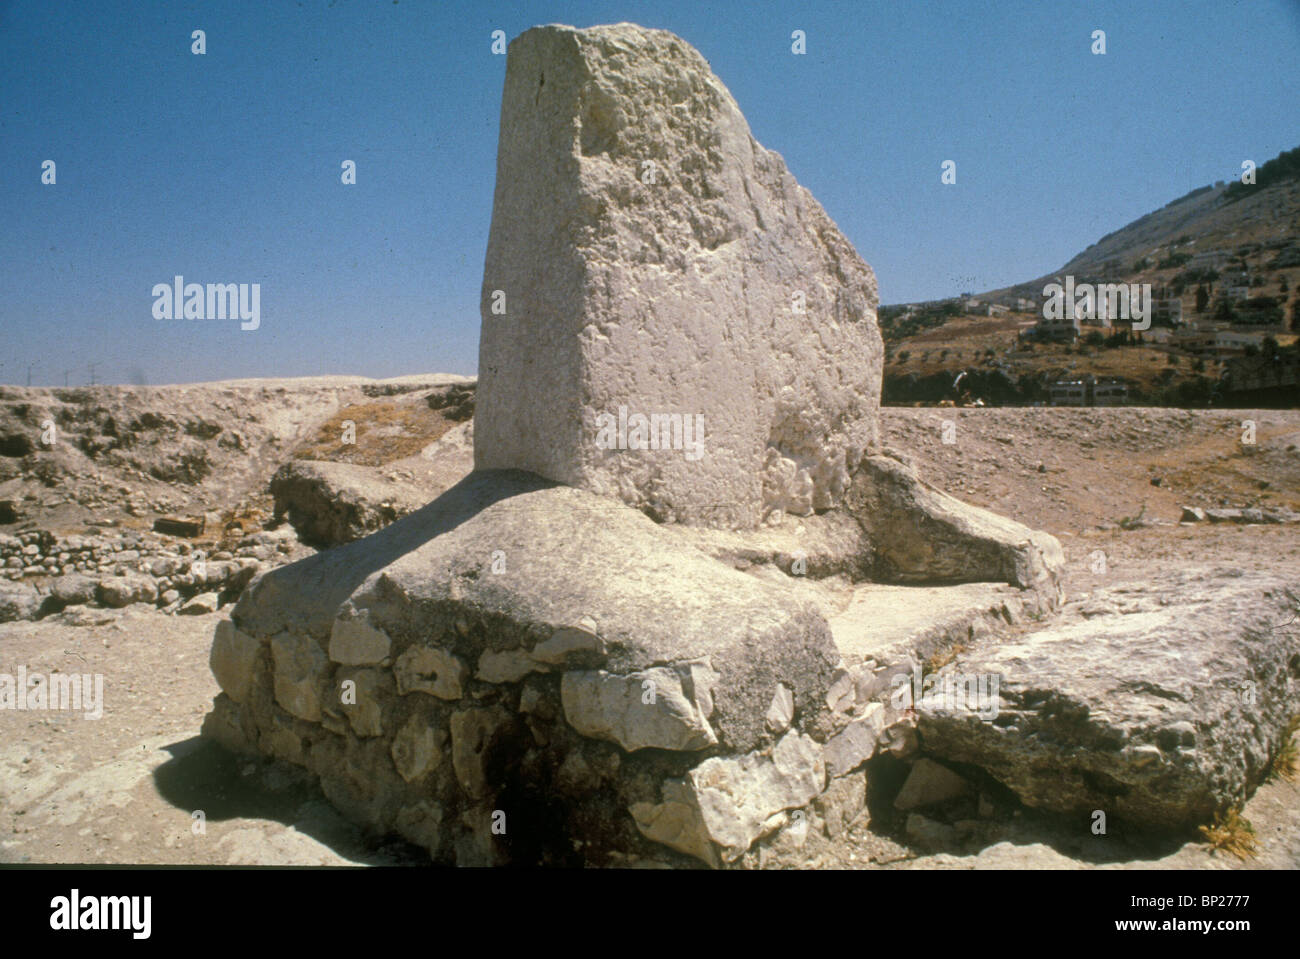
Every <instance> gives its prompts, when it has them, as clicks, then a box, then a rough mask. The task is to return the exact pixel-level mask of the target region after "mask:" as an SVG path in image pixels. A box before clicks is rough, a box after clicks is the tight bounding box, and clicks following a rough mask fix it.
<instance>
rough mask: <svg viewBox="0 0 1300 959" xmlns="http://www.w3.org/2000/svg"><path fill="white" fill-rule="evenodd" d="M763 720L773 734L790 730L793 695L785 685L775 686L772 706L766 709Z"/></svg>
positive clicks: (792, 718) (792, 717) (792, 714)
mask: <svg viewBox="0 0 1300 959" xmlns="http://www.w3.org/2000/svg"><path fill="white" fill-rule="evenodd" d="M763 719H764V721H765V722H766V723H767V728H768V729H769V730H771V731H772V732H774V733H778V734H779V733H783V732H785V731H786V730H787V729H789V728H790V723H791V722H792V721H793V720H794V693H793V692H791V691H790V687H789V686H787V685H786V684H785V683H777V684H776V692H775V693H773V694H772V705H771V706H769V707H767V715H766V716H764V717H763Z"/></svg>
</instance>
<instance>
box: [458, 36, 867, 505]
mask: <svg viewBox="0 0 1300 959" xmlns="http://www.w3.org/2000/svg"><path fill="white" fill-rule="evenodd" d="M877 304H878V296H877V292H876V280H875V275H874V274H873V273H872V271H871V268H870V267H869V266H867V264H866V263H864V262H863V260H862V259H861V258H860V257H859V256H858V254H857V253H856V252H855V251H854V249H853V246H852V244H851V243H849V241H848V240H847V239H846V238H845V237H844V236H843V234H841V233H840V231H839V230H838V228H837V227H836V226H835V224H834V223H833V222H832V221H831V219H830V217H828V216H827V215H826V212H825V211H824V210H823V209H822V207H821V206H820V205H819V204H818V202H817V201H816V200H815V199H814V198H813V197H812V195H811V194H810V193H809V192H808V191H807V190H805V189H804V188H803V187H801V186H799V184H798V183H797V182H795V179H794V177H793V176H791V174H790V172H789V171H788V170H787V169H786V166H785V163H784V162H783V161H782V159H781V157H780V156H779V155H777V154H776V153H773V152H771V151H769V150H766V149H764V148H763V147H762V146H761V145H760V144H759V143H757V142H756V141H755V140H754V138H753V136H752V135H751V134H750V131H749V127H748V125H747V124H746V122H745V118H744V117H743V116H742V115H741V112H740V109H739V107H738V106H737V105H736V102H735V100H733V99H732V97H731V94H730V93H729V92H728V91H727V89H726V87H725V86H723V84H722V82H721V81H720V80H719V79H718V78H717V77H715V76H714V75H713V74H712V72H711V71H710V70H709V67H708V64H707V63H706V62H705V60H704V58H703V57H702V56H700V54H699V53H698V52H696V51H695V50H694V49H693V48H692V47H691V46H690V45H689V44H687V43H685V42H684V41H682V40H680V39H678V38H677V37H675V36H673V35H672V34H670V33H667V32H664V31H661V30H645V29H642V28H640V27H636V26H633V25H630V24H619V25H615V26H603V27H593V28H590V29H586V30H575V29H573V28H572V27H564V26H546V27H537V28H534V29H532V30H529V31H527V32H525V33H524V34H522V35H521V36H519V37H518V38H516V39H515V40H514V42H513V43H512V44H511V45H510V52H509V60H508V63H507V67H506V81H505V91H504V95H503V102H502V111H501V136H500V146H499V150H498V154H497V182H496V194H495V198H494V203H493V212H492V229H491V234H490V237H489V241H488V252H487V260H486V265H485V269H484V280H483V301H482V320H483V325H482V336H481V340H480V348H479V349H480V353H479V375H480V383H479V390H478V401H477V406H476V409H475V422H474V431H475V442H474V449H475V466H476V467H477V468H479V469H494V468H516V469H523V470H528V471H530V472H533V473H537V474H539V475H542V476H545V477H547V478H549V479H553V480H557V481H559V482H563V483H566V484H568V485H571V486H578V487H581V488H584V489H588V490H591V491H593V492H597V493H601V494H605V495H612V496H617V497H620V498H621V499H623V500H624V501H625V502H627V503H629V504H630V505H633V506H636V507H638V508H640V509H642V510H644V511H645V512H647V513H650V514H651V515H653V516H655V517H656V518H658V519H662V520H667V521H674V522H681V523H687V524H693V525H704V526H734V527H739V528H752V527H754V526H756V525H758V524H759V523H760V522H761V521H762V520H763V519H764V518H765V516H767V515H768V514H769V513H771V512H772V511H774V510H782V511H785V512H791V513H799V514H807V513H810V512H811V511H812V510H813V509H824V508H829V507H832V506H834V505H837V504H838V503H839V501H840V499H841V498H842V496H843V495H844V492H845V489H846V487H847V485H848V481H849V473H850V469H851V468H852V464H854V463H856V462H857V460H858V459H859V458H860V457H861V455H862V453H863V451H864V450H866V449H867V448H869V447H871V446H874V445H875V442H876V439H877V414H878V407H879V398H880V378H881V361H882V356H883V349H882V344H881V338H880V333H879V330H878V328H877V325H876V307H877ZM642 418H644V419H642ZM643 444H644V445H643ZM646 447H649V448H646Z"/></svg>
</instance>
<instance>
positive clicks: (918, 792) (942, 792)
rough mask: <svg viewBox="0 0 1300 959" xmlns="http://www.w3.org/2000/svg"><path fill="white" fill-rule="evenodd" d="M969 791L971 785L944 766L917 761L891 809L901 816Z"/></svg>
mask: <svg viewBox="0 0 1300 959" xmlns="http://www.w3.org/2000/svg"><path fill="white" fill-rule="evenodd" d="M969 791H970V784H969V783H968V782H967V781H966V780H965V779H963V778H962V777H961V776H959V775H957V774H956V773H955V772H953V771H952V770H951V769H949V768H948V767H947V766H941V765H940V764H939V763H937V762H935V761H934V760H932V759H918V760H917V761H916V762H915V763H913V764H912V771H911V772H910V773H908V774H907V779H906V781H905V782H904V783H903V788H902V789H901V790H899V792H898V795H897V796H896V797H895V798H894V808H895V809H901V810H903V811H904V812H906V811H907V810H911V809H923V808H925V807H926V806H935V805H938V804H939V803H943V802H947V801H948V800H949V799H956V798H957V797H958V796H964V795H966V794H967V793H968V792H969Z"/></svg>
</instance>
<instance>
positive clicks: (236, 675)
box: [208, 619, 262, 705]
mask: <svg viewBox="0 0 1300 959" xmlns="http://www.w3.org/2000/svg"><path fill="white" fill-rule="evenodd" d="M261 649H262V644H261V642H260V641H259V640H257V639H256V638H255V637H252V636H249V635H248V634H247V633H244V632H241V631H240V630H239V629H237V628H236V627H235V624H234V623H232V622H231V621H230V620H228V619H223V620H222V621H221V622H219V623H217V628H216V633H215V635H214V636H213V639H212V652H211V653H210V654H209V656H208V665H209V666H210V667H211V668H212V675H213V676H215V677H216V679H217V685H218V686H220V687H221V689H222V691H224V692H225V694H226V695H227V696H229V697H230V698H231V699H233V700H234V701H235V702H237V703H239V704H240V705H243V704H244V703H247V702H248V694H249V689H250V687H251V686H252V684H253V667H254V665H255V664H256V662H257V656H258V654H259V653H260V652H261Z"/></svg>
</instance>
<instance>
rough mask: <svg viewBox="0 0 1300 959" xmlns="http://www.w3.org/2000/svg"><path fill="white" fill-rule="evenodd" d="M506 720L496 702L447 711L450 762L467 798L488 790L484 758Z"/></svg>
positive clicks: (472, 797)
mask: <svg viewBox="0 0 1300 959" xmlns="http://www.w3.org/2000/svg"><path fill="white" fill-rule="evenodd" d="M509 721H510V717H509V715H508V714H507V713H506V711H505V710H504V709H502V708H501V707H500V706H492V707H490V708H487V709H464V710H458V711H457V712H454V713H452V714H451V763H452V767H453V768H454V769H455V771H456V779H457V781H459V783H460V786H461V788H462V789H464V790H465V792H466V794H467V795H468V796H469V797H470V798H471V799H480V798H482V797H483V796H485V795H486V794H487V792H488V785H489V784H488V778H487V769H486V762H487V758H488V756H489V754H490V753H491V750H492V746H493V743H494V742H495V740H496V739H497V737H498V736H499V735H500V734H501V732H502V730H503V728H504V727H505V726H506V725H507V724H508V723H509Z"/></svg>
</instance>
